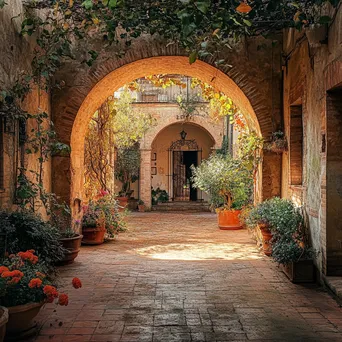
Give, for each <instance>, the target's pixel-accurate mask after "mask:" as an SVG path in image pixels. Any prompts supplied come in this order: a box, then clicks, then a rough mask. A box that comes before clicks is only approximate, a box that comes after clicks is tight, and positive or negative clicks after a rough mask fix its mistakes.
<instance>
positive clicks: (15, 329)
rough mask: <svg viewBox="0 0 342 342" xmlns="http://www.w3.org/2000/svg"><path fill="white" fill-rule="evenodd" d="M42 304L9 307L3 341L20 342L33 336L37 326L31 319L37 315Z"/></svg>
mask: <svg viewBox="0 0 342 342" xmlns="http://www.w3.org/2000/svg"><path fill="white" fill-rule="evenodd" d="M43 304H44V303H43V302H42V303H27V304H24V305H17V306H11V307H9V308H8V314H9V319H8V323H7V326H6V337H5V341H21V340H22V339H24V338H27V337H29V336H32V335H33V334H35V332H36V325H37V324H36V322H35V321H34V320H33V319H34V318H35V317H36V316H37V315H38V312H39V310H40V309H41V307H42V306H43Z"/></svg>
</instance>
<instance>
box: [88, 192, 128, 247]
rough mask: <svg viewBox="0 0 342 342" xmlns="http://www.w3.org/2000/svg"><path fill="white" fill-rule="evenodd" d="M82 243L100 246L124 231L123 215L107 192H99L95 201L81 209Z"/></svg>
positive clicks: (115, 201) (116, 202)
mask: <svg viewBox="0 0 342 342" xmlns="http://www.w3.org/2000/svg"><path fill="white" fill-rule="evenodd" d="M83 211H84V214H83V218H82V234H83V239H82V243H84V244H88V245H99V244H102V243H103V242H104V240H105V238H106V239H113V238H114V237H115V235H116V234H118V233H119V232H120V231H124V230H125V229H126V222H125V219H124V218H125V213H122V212H121V211H120V208H119V204H118V201H117V200H116V199H115V198H114V197H113V196H112V195H111V194H110V193H109V192H107V191H105V190H100V191H99V193H98V195H97V198H96V200H92V201H90V202H89V205H88V206H84V207H83Z"/></svg>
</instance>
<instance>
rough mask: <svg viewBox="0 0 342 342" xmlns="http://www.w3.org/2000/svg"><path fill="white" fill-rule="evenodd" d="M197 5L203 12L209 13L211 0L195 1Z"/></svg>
mask: <svg viewBox="0 0 342 342" xmlns="http://www.w3.org/2000/svg"><path fill="white" fill-rule="evenodd" d="M195 5H196V7H197V8H198V9H199V10H200V11H201V12H202V13H204V14H205V13H207V12H208V9H209V6H210V1H207V0H204V1H203V0H202V1H196V2H195Z"/></svg>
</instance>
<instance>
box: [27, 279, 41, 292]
mask: <svg viewBox="0 0 342 342" xmlns="http://www.w3.org/2000/svg"><path fill="white" fill-rule="evenodd" d="M41 286H42V281H41V280H40V279H39V278H33V279H31V280H30V282H29V284H28V287H29V288H31V289H33V288H34V287H41Z"/></svg>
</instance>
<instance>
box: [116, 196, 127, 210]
mask: <svg viewBox="0 0 342 342" xmlns="http://www.w3.org/2000/svg"><path fill="white" fill-rule="evenodd" d="M116 200H117V201H118V202H119V203H118V204H119V212H122V211H124V210H125V209H126V207H127V204H128V197H123V196H121V197H116Z"/></svg>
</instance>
